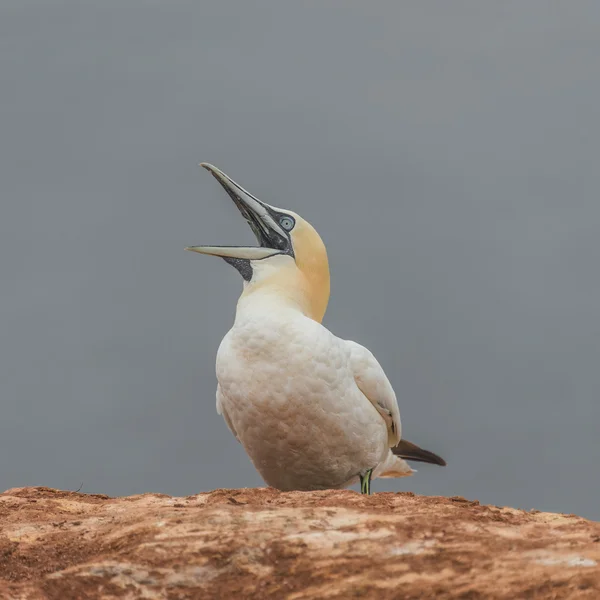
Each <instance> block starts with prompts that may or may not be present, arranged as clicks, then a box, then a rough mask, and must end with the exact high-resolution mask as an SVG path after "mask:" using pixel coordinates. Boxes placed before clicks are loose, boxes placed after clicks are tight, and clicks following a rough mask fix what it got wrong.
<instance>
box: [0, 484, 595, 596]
mask: <svg viewBox="0 0 600 600" xmlns="http://www.w3.org/2000/svg"><path fill="white" fill-rule="evenodd" d="M0 598H3V599H4V598H10V599H22V600H34V599H35V600H38V599H57V600H58V599H60V600H67V599H70V598H130V599H137V598H148V599H154V598H156V599H163V598H175V599H188V598H190V599H191V598H194V599H195V598H198V599H203V600H204V599H206V600H209V599H212V598H218V599H229V598H236V599H240V598H241V599H246V598H248V599H251V598H260V599H261V600H267V599H289V600H305V599H316V598H318V599H329V598H336V599H347V598H378V599H387V598H397V599H411V598H436V599H440V600H443V599H447V598H462V599H476V598H486V599H488V598H489V599H495V598H498V599H499V598H502V599H510V600H513V599H516V598H553V599H558V598H574V599H577V598H586V599H588V598H589V599H598V598H600V524H598V523H592V522H590V521H586V520H584V519H581V518H579V517H576V516H573V515H561V514H550V513H541V512H538V511H531V512H523V511H520V510H514V509H510V508H497V507H493V506H480V505H479V503H478V502H477V501H472V502H471V501H468V500H465V499H463V498H436V497H418V496H414V495H412V494H410V493H397V494H392V493H380V494H375V495H374V496H370V497H366V496H360V495H358V494H356V493H354V492H351V491H326V492H304V493H303V492H293V493H280V492H277V491H275V490H272V489H240V490H215V491H213V492H210V493H204V494H198V495H196V496H189V497H186V498H172V497H169V496H164V495H160V494H144V495H141V496H132V497H129V498H109V497H107V496H102V495H94V494H92V495H89V494H79V493H74V492H62V491H58V490H53V489H49V488H19V489H12V490H8V491H7V492H4V493H3V494H0Z"/></svg>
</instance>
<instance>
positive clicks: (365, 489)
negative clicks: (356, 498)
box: [359, 469, 373, 495]
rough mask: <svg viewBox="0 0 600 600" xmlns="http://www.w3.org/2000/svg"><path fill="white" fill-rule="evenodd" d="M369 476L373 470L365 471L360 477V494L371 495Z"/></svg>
mask: <svg viewBox="0 0 600 600" xmlns="http://www.w3.org/2000/svg"><path fill="white" fill-rule="evenodd" d="M371 475H373V469H367V470H366V471H365V474H364V475H360V476H359V477H360V493H361V494H367V495H371Z"/></svg>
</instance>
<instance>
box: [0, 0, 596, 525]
mask: <svg viewBox="0 0 600 600" xmlns="http://www.w3.org/2000/svg"><path fill="white" fill-rule="evenodd" d="M599 23H600V3H598V2H597V0H590V1H577V2H563V1H549V0H544V1H536V0H529V1H528V2H522V1H520V0H518V1H517V0H515V1H504V2H491V1H487V2H486V1H484V2H481V1H476V0H472V1H470V2H465V1H461V0H454V1H453V2H448V1H447V0H438V1H426V2H397V1H394V2H392V1H390V2H376V1H371V2H363V1H349V0H344V1H342V0H338V1H335V2H331V1H330V2H327V1H319V2H316V1H307V2H281V1H280V0H273V1H270V2H260V1H254V0H253V1H247V0H238V1H235V2H230V1H225V0H219V1H218V2H217V1H215V2H210V3H209V2H200V1H191V0H190V1H186V2H183V1H174V0H172V1H170V2H164V1H158V0H118V1H116V0H103V2H92V1H82V0H78V1H70V2H66V1H65V2H63V1H58V0H39V1H31V0H3V1H2V2H1V3H0V193H1V201H2V205H1V206H2V212H1V215H2V217H1V219H0V233H1V235H0V261H1V262H0V283H1V288H0V289H1V293H2V295H1V302H0V327H1V342H0V456H1V458H0V488H2V489H6V488H10V487H14V486H23V485H47V486H52V487H57V488H65V489H76V488H78V487H79V486H80V484H81V483H82V482H83V491H85V492H103V493H107V494H111V495H125V494H133V493H140V492H146V491H156V492H165V493H168V494H192V493H196V492H199V491H205V490H209V489H212V488H216V487H242V486H258V485H263V484H262V481H261V479H260V478H259V476H258V475H257V473H256V472H255V471H254V469H253V467H252V465H251V463H250V462H249V460H248V459H247V457H246V455H245V453H244V451H243V449H242V448H241V446H240V445H239V444H238V443H237V442H236V441H235V439H234V438H233V437H232V435H231V434H230V433H229V431H228V429H227V427H226V425H225V423H224V422H223V421H222V419H221V417H220V416H219V415H217V413H216V411H215V388H216V378H215V374H214V359H215V354H216V351H217V347H218V344H219V342H220V340H221V338H222V337H223V336H224V334H225V333H226V331H227V330H228V328H229V327H230V326H231V323H232V320H233V316H234V310H235V303H236V301H237V297H238V295H239V292H240V290H241V278H240V276H239V275H238V274H237V272H236V271H235V270H234V269H232V268H231V267H229V266H227V265H226V264H225V263H224V262H223V261H221V260H218V259H215V258H212V257H205V256H199V255H197V254H192V253H187V252H184V250H183V248H184V247H185V246H186V245H193V244H210V243H215V244H228V243H231V244H244V243H247V242H252V241H253V235H252V233H251V231H250V230H249V228H248V227H247V226H246V224H245V223H244V221H243V219H241V218H240V216H239V215H238V214H237V211H236V209H235V207H234V206H233V204H232V202H231V201H230V200H229V198H228V197H227V196H226V194H225V193H224V192H223V190H221V188H220V187H219V186H218V184H217V182H216V181H215V180H214V179H213V178H212V177H211V176H210V174H209V173H207V172H206V171H204V170H202V169H200V168H199V167H198V166H197V165H198V163H199V162H200V161H208V162H211V163H213V164H215V165H217V166H218V167H220V168H221V169H223V170H224V171H225V172H226V173H228V174H229V175H231V176H232V177H233V178H234V179H235V180H237V181H238V182H239V183H241V184H242V185H243V186H244V187H246V188H247V189H249V190H250V191H251V192H253V193H254V194H255V195H257V196H258V197H259V198H262V199H263V200H265V201H267V202H270V203H273V204H275V205H277V206H281V207H284V208H289V209H292V210H294V211H296V212H298V213H300V214H301V215H303V216H304V217H305V218H307V219H308V220H309V221H311V222H312V223H313V225H314V226H315V227H316V228H317V230H318V231H319V232H320V233H321V235H322V237H323V239H324V240H325V243H326V244H327V246H328V250H329V256H330V262H331V269H332V296H331V301H330V304H329V310H328V313H327V315H326V318H325V324H326V325H327V326H328V327H329V328H330V329H332V330H333V332H334V333H336V334H337V335H340V336H341V337H344V338H347V339H355V340H357V341H359V342H360V343H362V344H364V345H366V346H367V347H369V348H370V349H371V350H372V351H373V352H374V354H375V355H376V356H377V357H378V359H379V361H380V362H381V364H382V365H383V367H384V369H385V370H386V372H387V373H388V375H389V377H390V379H391V381H392V383H393V385H394V387H395V389H396V393H397V395H398V399H399V404H400V409H401V413H402V421H403V431H404V433H405V435H406V437H407V438H408V439H409V440H411V441H413V442H416V443H419V444H421V445H423V446H425V447H426V448H429V449H431V450H433V451H435V452H438V453H439V454H441V455H443V456H444V457H445V458H446V459H447V460H448V463H449V464H448V467H447V468H446V469H441V468H437V467H430V466H427V465H425V466H418V465H416V466H418V468H419V472H418V474H416V475H415V476H414V477H412V478H411V479H404V480H400V481H399V480H396V481H394V480H388V481H382V480H379V481H377V482H376V483H375V484H374V485H375V489H376V490H378V491H382V490H388V491H389V490H412V491H414V492H416V493H420V494H441V495H450V496H451V495H461V496H466V497H468V498H471V499H475V498H477V499H479V500H480V501H481V502H485V503H491V504H497V505H511V506H516V507H520V508H525V509H530V508H538V509H542V510H551V511H562V512H568V513H569V512H574V513H579V514H582V515H584V516H588V517H591V518H595V519H600V506H599V504H598V497H599V495H600V443H599V429H600V266H599V265H600V236H599V230H600V194H599V192H600V168H599V163H598V157H599V154H600V69H599V64H600V63H599V56H600V36H598V26H599Z"/></svg>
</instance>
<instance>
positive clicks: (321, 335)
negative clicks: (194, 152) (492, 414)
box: [186, 163, 446, 495]
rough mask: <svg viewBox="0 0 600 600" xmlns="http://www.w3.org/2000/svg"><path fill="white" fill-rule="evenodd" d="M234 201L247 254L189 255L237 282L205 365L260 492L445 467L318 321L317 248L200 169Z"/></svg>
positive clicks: (373, 369)
mask: <svg viewBox="0 0 600 600" xmlns="http://www.w3.org/2000/svg"><path fill="white" fill-rule="evenodd" d="M200 166H201V167H204V168H205V169H206V170H208V171H209V172H210V173H211V174H212V175H213V176H214V177H215V179H216V180H217V181H218V182H219V184H220V185H221V186H222V187H223V189H224V190H225V191H226V192H227V194H228V195H229V196H230V198H231V199H232V200H233V202H234V204H235V206H236V207H237V209H238V210H239V212H240V213H241V215H242V217H243V218H244V219H245V220H246V221H247V223H248V225H249V226H250V228H251V229H252V231H253V232H254V234H255V236H256V239H257V243H258V245H257V246H188V247H187V248H186V250H190V251H192V252H197V253H200V254H207V255H213V256H218V257H221V258H223V259H224V260H225V261H226V262H227V263H229V265H231V266H233V267H234V268H235V269H236V270H237V271H238V272H239V274H240V275H241V277H242V280H243V290H242V293H241V296H240V297H239V299H238V302H237V306H236V312H235V319H234V323H233V326H232V327H231V329H230V330H229V331H228V332H227V334H226V335H225V337H224V338H223V340H222V341H221V343H220V345H219V348H218V351H217V356H216V375H217V382H218V383H217V393H216V407H217V412H218V413H219V414H220V415H222V416H223V418H224V420H225V422H226V424H227V426H228V427H229V429H230V430H231V433H232V434H233V435H234V436H235V438H236V439H237V440H238V441H239V442H240V443H241V444H242V446H243V448H244V450H245V451H246V453H247V454H248V456H249V458H250V460H251V462H252V463H253V465H254V467H255V468H256V470H257V471H258V473H259V474H260V475H261V477H262V479H263V480H264V481H265V483H266V484H267V485H269V486H270V487H273V488H276V489H278V490H281V491H311V490H324V489H342V488H346V487H349V486H352V485H354V484H356V483H360V492H361V494H367V495H368V494H371V492H372V489H371V481H372V480H373V479H375V478H377V477H380V478H391V477H405V476H409V475H412V474H413V472H414V471H413V469H412V468H411V467H410V466H409V464H408V463H407V462H406V461H407V460H411V461H418V462H425V463H431V464H436V465H441V466H445V465H446V462H445V461H444V459H442V458H441V457H440V456H438V455H437V454H434V453H433V452H430V451H428V450H424V449H423V448H420V447H419V446H417V445H416V444H413V443H411V442H409V441H407V440H405V439H403V438H402V428H401V423H400V410H399V408H398V402H397V399H396V395H395V393H394V389H393V388H392V385H391V383H390V381H389V379H388V378H387V376H386V374H385V372H384V370H383V368H382V367H381V365H380V364H379V362H378V361H377V359H376V358H375V356H374V355H373V354H372V353H371V351H370V350H368V349H367V348H365V347H364V346H361V345H360V344H358V343H356V342H354V341H351V340H344V339H342V338H339V337H337V336H336V335H334V334H333V333H332V332H330V331H329V330H328V329H327V328H326V327H324V326H323V324H322V320H323V317H324V315H325V311H326V309H327V305H328V302H329V295H330V274H329V262H328V258H327V250H326V247H325V244H324V243H323V240H322V239H321V236H320V235H319V234H318V233H317V231H316V229H315V228H314V227H313V226H312V225H311V224H310V223H309V222H308V221H306V220H305V219H303V218H302V217H301V216H300V215H298V214H297V213H295V212H293V211H291V210H287V209H282V208H277V207H275V206H272V205H270V204H267V203H266V202H264V201H262V200H259V199H258V198H256V197H255V196H253V195H252V194H251V193H250V192H248V191H247V190H245V189H244V188H243V187H242V186H240V185H239V184H237V183H236V182H235V181H234V180H233V179H231V177H229V176H228V175H226V174H225V173H224V172H223V171H221V170H220V169H218V168H217V167H215V166H213V165H211V164H209V163H201V164H200Z"/></svg>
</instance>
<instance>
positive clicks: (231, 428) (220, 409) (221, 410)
mask: <svg viewBox="0 0 600 600" xmlns="http://www.w3.org/2000/svg"><path fill="white" fill-rule="evenodd" d="M221 398H222V396H221V386H220V385H217V412H218V413H219V414H220V415H222V416H223V418H224V419H225V423H227V427H229V431H231V433H233V435H235V439H236V440H237V441H238V442H239V441H240V438H239V437H238V434H237V433H236V431H235V427H234V426H233V423H232V422H231V419H230V418H229V415H228V414H227V411H226V410H225V407H224V406H223V402H222V399H221Z"/></svg>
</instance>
